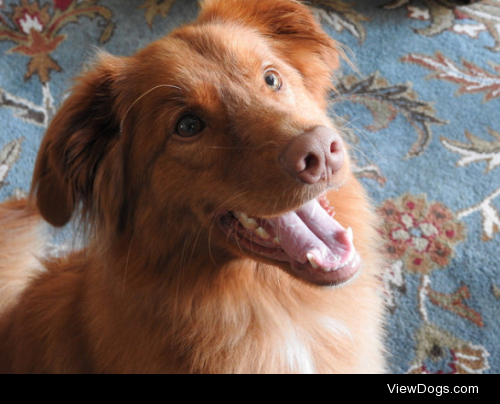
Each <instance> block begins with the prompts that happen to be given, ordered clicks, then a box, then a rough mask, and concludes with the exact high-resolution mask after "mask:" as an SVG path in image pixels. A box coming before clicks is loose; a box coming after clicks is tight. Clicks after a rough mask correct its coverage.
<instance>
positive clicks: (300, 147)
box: [280, 126, 344, 185]
mask: <svg viewBox="0 0 500 404" xmlns="http://www.w3.org/2000/svg"><path fill="white" fill-rule="evenodd" d="M280 162H281V165H282V166H283V168H284V169H285V170H286V171H288V172H289V173H290V174H292V175H293V176H295V177H298V178H299V179H300V180H301V181H303V182H305V183H306V184H311V185H312V184H317V183H318V182H320V181H321V180H323V179H326V180H327V181H328V180H329V178H330V177H331V176H332V175H333V174H335V173H336V172H338V171H339V170H340V169H341V168H342V165H343V164H344V148H343V143H342V139H341V138H340V135H339V134H338V133H337V132H336V131H334V130H333V129H330V128H327V127H324V126H318V127H316V128H314V129H312V130H311V131H309V132H306V133H303V134H302V135H300V136H298V137H296V138H295V139H293V140H292V142H291V143H290V144H289V145H288V147H287V148H286V149H285V151H284V152H283V154H282V155H281V159H280Z"/></svg>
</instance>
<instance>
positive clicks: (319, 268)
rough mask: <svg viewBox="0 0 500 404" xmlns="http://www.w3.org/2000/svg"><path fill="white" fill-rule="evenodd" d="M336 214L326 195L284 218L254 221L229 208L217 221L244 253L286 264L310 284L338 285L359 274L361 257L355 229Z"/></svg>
mask: <svg viewBox="0 0 500 404" xmlns="http://www.w3.org/2000/svg"><path fill="white" fill-rule="evenodd" d="M334 216H335V212H334V210H333V208H332V207H331V206H330V202H329V201H328V199H327V198H326V196H325V195H322V196H321V197H320V198H318V199H313V200H311V201H310V202H308V203H307V204H305V205H304V206H302V207H301V208H299V209H298V210H296V211H292V212H288V213H285V214H283V215H281V216H279V217H273V218H269V219H254V218H251V217H249V216H248V215H246V214H244V213H235V212H227V213H225V214H223V215H221V216H220V217H218V223H219V225H220V228H221V229H222V231H223V232H224V233H225V234H226V237H227V239H228V241H229V242H232V243H235V244H236V245H237V246H238V248H239V249H240V251H241V252H242V253H243V254H250V255H252V256H258V257H261V258H264V259H265V260H272V261H274V262H277V263H279V266H282V267H283V264H285V265H286V267H287V268H286V270H287V271H288V272H290V273H291V274H292V275H294V276H296V277H298V278H300V279H303V280H305V281H307V282H309V283H312V284H315V285H318V286H337V285H341V284H343V283H346V282H347V281H349V280H351V279H352V278H353V277H354V276H355V275H356V274H357V273H358V272H359V269H360V265H361V259H360V256H359V254H358V253H357V251H356V248H355V247H354V235H353V231H352V229H351V228H348V229H345V228H344V227H343V226H342V225H341V224H340V223H339V222H338V221H337V220H335V219H334Z"/></svg>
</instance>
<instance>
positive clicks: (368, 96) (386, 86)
mask: <svg viewBox="0 0 500 404" xmlns="http://www.w3.org/2000/svg"><path fill="white" fill-rule="evenodd" d="M336 87H337V91H338V93H332V95H331V99H332V101H333V102H336V103H337V102H343V101H349V102H354V103H359V104H361V105H363V106H365V107H366V108H368V110H369V111H370V112H371V114H372V116H373V124H372V125H369V126H367V127H366V129H368V130H369V131H372V132H376V131H379V130H382V129H385V128H387V127H388V126H389V125H390V124H391V122H392V121H394V119H395V118H396V116H397V115H398V114H401V115H403V116H404V117H405V118H406V119H407V120H408V122H409V123H410V124H411V125H412V126H413V128H414V129H415V130H416V132H417V135H418V136H417V141H416V142H415V144H414V145H413V146H412V148H411V150H410V151H409V152H408V154H407V156H406V157H407V158H411V157H417V156H420V155H421V154H423V153H424V152H425V150H426V148H427V146H428V145H429V143H430V141H431V140H432V125H444V124H447V122H446V121H443V120H441V119H439V118H437V117H436V110H435V109H434V107H433V106H432V103H430V102H426V101H420V100H419V99H418V95H417V94H416V92H415V91H414V90H413V85H412V83H410V82H407V83H404V84H397V85H391V84H390V83H389V82H388V81H387V80H386V79H384V78H383V77H381V76H380V74H379V73H378V72H375V73H372V74H371V75H369V76H368V77H366V78H361V79H360V78H358V77H356V76H354V75H350V76H343V77H341V78H340V79H339V82H338V83H337V85H336Z"/></svg>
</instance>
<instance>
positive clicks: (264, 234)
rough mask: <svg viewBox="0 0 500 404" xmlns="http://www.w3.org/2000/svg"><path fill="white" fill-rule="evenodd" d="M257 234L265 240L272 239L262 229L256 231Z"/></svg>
mask: <svg viewBox="0 0 500 404" xmlns="http://www.w3.org/2000/svg"><path fill="white" fill-rule="evenodd" d="M255 234H257V236H259V237H260V238H263V239H264V240H269V239H270V238H271V236H270V235H269V233H268V232H267V231H265V230H264V229H263V228H262V227H259V228H258V229H257V230H255Z"/></svg>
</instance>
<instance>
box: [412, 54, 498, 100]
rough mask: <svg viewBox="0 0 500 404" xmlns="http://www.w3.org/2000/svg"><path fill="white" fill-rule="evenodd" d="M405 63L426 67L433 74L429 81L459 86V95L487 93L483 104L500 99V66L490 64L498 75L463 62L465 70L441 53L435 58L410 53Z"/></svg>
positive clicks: (430, 75) (465, 61)
mask: <svg viewBox="0 0 500 404" xmlns="http://www.w3.org/2000/svg"><path fill="white" fill-rule="evenodd" d="M402 61H403V62H407V63H414V64H417V65H420V66H423V67H426V68H428V69H430V70H432V71H433V72H432V73H431V74H429V75H428V76H427V79H438V80H445V81H448V82H452V83H455V84H458V85H459V86H460V87H459V89H458V91H457V94H458V95H463V94H475V93H485V94H484V99H483V102H489V101H491V100H493V99H495V98H498V97H500V65H497V64H494V63H490V65H491V68H492V69H494V70H495V71H496V73H491V72H488V71H487V70H484V69H481V68H480V67H478V66H476V65H475V64H473V63H471V62H469V61H467V60H463V61H462V63H463V65H464V67H463V68H460V67H459V66H457V65H456V64H455V63H454V62H453V61H452V60H450V59H449V58H447V57H446V56H444V55H443V54H442V53H441V52H436V54H435V57H432V56H427V55H421V54H417V53H410V54H409V55H407V56H405V57H403V58H402Z"/></svg>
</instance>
